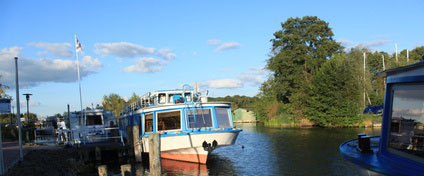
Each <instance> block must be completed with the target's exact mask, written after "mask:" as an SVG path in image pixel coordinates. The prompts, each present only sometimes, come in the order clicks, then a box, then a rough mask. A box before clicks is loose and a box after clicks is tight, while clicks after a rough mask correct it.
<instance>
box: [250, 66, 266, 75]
mask: <svg viewBox="0 0 424 176" xmlns="http://www.w3.org/2000/svg"><path fill="white" fill-rule="evenodd" d="M249 70H252V71H253V72H252V73H253V74H264V73H265V68H264V67H249Z"/></svg>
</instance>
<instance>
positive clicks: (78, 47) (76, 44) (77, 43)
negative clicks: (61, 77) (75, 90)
mask: <svg viewBox="0 0 424 176" xmlns="http://www.w3.org/2000/svg"><path fill="white" fill-rule="evenodd" d="M78 51H81V44H80V43H79V41H78V39H77V34H75V55H76V57H77V72H78V86H79V96H80V107H81V113H80V115H81V116H80V117H81V119H82V118H83V117H84V116H83V114H84V113H83V110H82V95H81V78H80V66H79V59H78Z"/></svg>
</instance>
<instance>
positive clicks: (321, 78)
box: [304, 54, 362, 126]
mask: <svg viewBox="0 0 424 176" xmlns="http://www.w3.org/2000/svg"><path fill="white" fill-rule="evenodd" d="M357 68H358V62H357V61H355V60H354V59H350V58H349V57H346V56H345V55H344V54H342V55H337V56H335V57H333V58H331V59H330V60H328V61H327V62H325V63H324V64H323V66H322V67H321V68H320V69H319V70H318V71H317V73H316V76H314V79H313V80H312V89H311V92H310V98H309V99H308V101H307V105H308V106H307V108H305V109H304V112H305V114H307V115H308V117H309V118H310V119H311V120H313V121H314V122H315V123H316V124H318V125H320V126H354V125H355V124H356V123H358V122H359V120H360V119H359V117H358V114H359V112H360V109H359V108H360V104H359V102H358V97H360V96H359V95H360V92H361V88H362V87H361V84H358V76H357V75H358V74H357V71H358V69H357Z"/></svg>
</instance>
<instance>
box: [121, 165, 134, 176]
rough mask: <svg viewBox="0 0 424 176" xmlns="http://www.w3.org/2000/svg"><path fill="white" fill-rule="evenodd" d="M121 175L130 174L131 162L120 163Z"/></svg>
mask: <svg viewBox="0 0 424 176" xmlns="http://www.w3.org/2000/svg"><path fill="white" fill-rule="evenodd" d="M121 175H122V176H131V175H132V174H131V164H124V165H121Z"/></svg>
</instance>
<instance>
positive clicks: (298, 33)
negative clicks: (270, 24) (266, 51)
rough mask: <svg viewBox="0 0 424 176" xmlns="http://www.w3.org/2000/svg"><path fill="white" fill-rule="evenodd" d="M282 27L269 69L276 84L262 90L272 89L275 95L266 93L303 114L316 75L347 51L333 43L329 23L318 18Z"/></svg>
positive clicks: (274, 42)
mask: <svg viewBox="0 0 424 176" xmlns="http://www.w3.org/2000/svg"><path fill="white" fill-rule="evenodd" d="M281 27H282V30H279V31H277V32H275V33H274V37H275V38H274V39H272V40H271V42H272V54H273V57H271V58H270V59H269V60H268V61H267V65H266V68H267V69H268V70H270V71H271V72H272V73H273V75H272V77H271V78H270V79H272V82H269V81H267V82H265V83H264V84H267V85H263V86H262V88H267V89H269V88H270V89H271V90H272V91H269V92H264V93H265V94H266V93H272V94H274V95H273V96H275V98H276V99H277V100H279V101H281V102H283V103H291V104H292V103H295V104H293V105H294V106H293V107H294V110H295V111H298V112H300V109H301V108H302V107H303V105H304V103H305V102H306V101H307V95H308V93H307V92H308V91H309V90H310V88H311V80H312V76H313V73H314V72H315V71H316V70H317V69H318V68H320V66H321V65H322V63H324V62H325V61H326V60H327V59H329V58H330V57H331V56H332V55H334V54H336V53H341V52H342V50H343V47H342V46H341V45H340V43H338V42H336V41H335V40H334V39H333V32H332V31H331V28H330V27H329V25H328V23H327V22H325V21H323V20H320V19H319V18H318V17H316V16H305V17H303V18H289V19H288V20H287V21H286V22H284V23H282V24H281Z"/></svg>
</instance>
